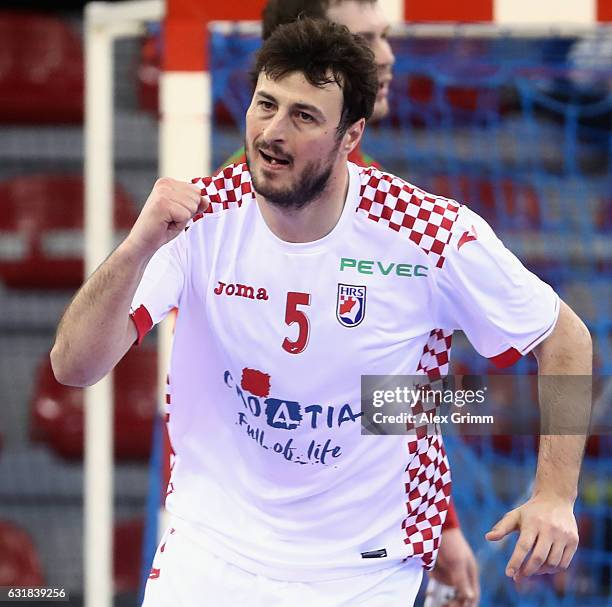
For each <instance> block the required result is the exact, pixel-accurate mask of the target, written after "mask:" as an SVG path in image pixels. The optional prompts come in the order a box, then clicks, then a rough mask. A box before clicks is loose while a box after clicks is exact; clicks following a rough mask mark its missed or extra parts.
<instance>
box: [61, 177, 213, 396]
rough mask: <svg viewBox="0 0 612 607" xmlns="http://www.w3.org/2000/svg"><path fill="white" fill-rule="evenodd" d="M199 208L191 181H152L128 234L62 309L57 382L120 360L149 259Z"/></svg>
mask: <svg viewBox="0 0 612 607" xmlns="http://www.w3.org/2000/svg"><path fill="white" fill-rule="evenodd" d="M205 206H207V205H206V204H205V203H204V202H203V201H202V199H201V197H200V189H199V188H198V187H196V186H195V185H192V184H190V183H184V182H180V181H176V180H174V179H169V178H163V179H159V180H158V181H157V182H156V183H155V186H154V187H153V190H152V191H151V194H150V195H149V197H148V199H147V201H146V203H145V205H144V207H143V209H142V212H141V213H140V215H139V217H138V219H137V220H136V223H135V224H134V226H133V227H132V230H131V231H130V234H129V235H128V236H127V238H126V239H125V240H124V241H123V242H122V243H121V244H120V245H119V246H118V247H117V249H116V250H115V251H114V252H113V253H112V254H111V255H110V257H108V259H107V260H106V261H105V262H104V263H103V264H102V265H101V266H100V267H99V268H98V269H97V270H96V271H95V272H94V273H93V274H92V275H91V276H90V277H89V279H88V280H87V281H86V282H85V284H84V285H83V286H82V287H81V289H80V290H79V291H78V293H77V294H76V295H75V297H74V299H73V300H72V302H71V303H70V305H69V306H68V308H67V309H66V311H65V312H64V315H63V317H62V319H61V321H60V324H59V327H58V330H57V335H56V338H55V344H54V346H53V349H52V351H51V365H52V367H53V372H54V374H55V377H56V378H57V380H58V381H59V382H61V383H63V384H67V385H70V386H81V387H83V386H90V385H92V384H94V383H96V382H97V381H99V380H100V379H101V378H102V377H104V376H105V375H106V374H107V373H108V372H109V371H110V370H111V369H112V368H113V367H114V366H115V365H116V364H117V363H118V362H119V361H120V360H121V358H122V357H123V355H124V354H125V353H126V352H127V350H128V349H129V348H130V346H131V345H132V344H133V343H134V341H135V340H136V336H137V332H136V327H135V326H134V323H133V322H132V321H131V319H130V317H129V311H130V305H131V302H132V299H133V297H134V294H135V292H136V289H137V288H138V284H139V283H140V280H141V278H142V275H143V273H144V271H145V268H146V267H147V264H148V262H149V260H150V259H151V257H153V255H154V253H155V252H156V251H157V250H158V249H159V248H160V247H161V246H163V245H164V244H166V243H168V242H170V241H171V240H172V239H174V238H175V237H176V236H178V234H180V233H181V232H182V230H183V229H184V228H185V226H186V225H187V223H188V222H189V220H190V219H192V218H193V216H194V215H196V214H197V213H198V212H201V211H202V210H204V208H205Z"/></svg>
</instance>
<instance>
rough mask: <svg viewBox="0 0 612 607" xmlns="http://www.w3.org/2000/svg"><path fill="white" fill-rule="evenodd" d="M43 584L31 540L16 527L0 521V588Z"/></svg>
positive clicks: (38, 562)
mask: <svg viewBox="0 0 612 607" xmlns="http://www.w3.org/2000/svg"><path fill="white" fill-rule="evenodd" d="M43 584H44V577H43V574H42V569H41V566H40V560H39V558H38V554H37V553H36V548H35V547H34V543H33V541H32V538H30V536H29V535H28V533H26V531H24V530H23V529H21V528H20V527H18V526H17V525H15V524H13V523H10V522H8V521H0V587H2V586H42V585H43Z"/></svg>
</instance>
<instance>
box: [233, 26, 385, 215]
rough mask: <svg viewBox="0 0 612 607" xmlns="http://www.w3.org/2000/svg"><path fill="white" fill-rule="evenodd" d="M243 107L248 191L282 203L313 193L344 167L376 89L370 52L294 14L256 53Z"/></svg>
mask: <svg viewBox="0 0 612 607" xmlns="http://www.w3.org/2000/svg"><path fill="white" fill-rule="evenodd" d="M252 78H253V84H254V93H253V99H252V101H251V105H250V106H249V109H248V111H247V117H246V118H247V119H246V142H245V148H246V153H247V163H248V165H249V170H250V172H251V175H252V178H253V185H254V186H255V190H256V191H257V192H258V193H259V194H260V195H262V196H264V197H265V198H266V199H267V200H268V201H270V202H271V203H273V204H276V205H278V206H282V207H284V208H300V207H303V206H304V205H305V204H307V203H308V202H311V201H312V200H314V199H316V198H318V197H319V196H320V195H321V194H322V193H323V192H324V191H325V188H326V186H327V184H328V182H329V179H330V177H331V176H332V175H333V174H334V173H335V174H339V171H341V170H344V171H346V168H345V166H344V164H345V161H346V158H347V156H348V154H349V153H350V152H351V151H352V150H353V149H354V148H355V147H356V146H357V145H358V143H359V141H360V139H361V135H362V134H363V129H364V126H365V121H366V120H367V119H369V118H370V116H371V114H372V110H373V107H374V102H375V100H376V95H377V92H378V80H377V76H376V65H375V63H374V57H373V54H372V52H371V51H370V49H369V48H368V46H367V44H366V43H365V42H364V41H363V39H361V38H360V37H358V36H354V35H353V34H351V33H350V32H349V31H348V29H347V28H346V27H344V26H341V25H338V24H336V23H331V22H329V21H325V20H313V19H298V20H297V21H294V22H293V23H289V24H286V25H282V26H279V27H278V28H277V29H276V30H275V31H274V33H273V34H272V35H271V36H270V37H269V38H268V39H267V40H266V42H265V43H264V45H263V46H262V48H261V49H260V50H259V52H258V53H257V56H256V60H255V66H254V69H253V72H252Z"/></svg>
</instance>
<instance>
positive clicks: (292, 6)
mask: <svg viewBox="0 0 612 607" xmlns="http://www.w3.org/2000/svg"><path fill="white" fill-rule="evenodd" d="M342 1H343V0H268V3H267V4H266V6H265V8H264V9H263V11H262V12H261V22H262V27H263V31H262V36H263V39H264V40H267V39H268V38H269V37H270V36H271V35H272V32H273V31H274V30H275V29H276V28H277V27H278V26H279V25H283V24H285V23H293V22H294V21H295V20H296V19H297V18H298V17H311V18H312V19H325V18H326V17H327V10H328V9H329V7H330V6H333V5H334V4H340V3H342ZM357 2H361V3H363V4H372V3H374V2H376V0H357Z"/></svg>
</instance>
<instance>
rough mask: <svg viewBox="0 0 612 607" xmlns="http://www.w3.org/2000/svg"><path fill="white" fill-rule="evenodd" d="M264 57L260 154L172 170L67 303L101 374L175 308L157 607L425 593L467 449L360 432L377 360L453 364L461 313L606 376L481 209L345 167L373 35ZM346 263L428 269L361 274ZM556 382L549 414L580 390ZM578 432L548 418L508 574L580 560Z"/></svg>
mask: <svg viewBox="0 0 612 607" xmlns="http://www.w3.org/2000/svg"><path fill="white" fill-rule="evenodd" d="M255 73H256V75H257V83H256V88H255V92H254V95H253V100H252V103H251V106H250V108H249V111H248V113H247V130H246V144H247V146H246V147H247V151H248V155H249V166H246V165H244V164H242V165H237V166H234V165H232V166H229V167H226V168H225V169H224V170H223V171H221V172H220V173H219V174H217V175H215V176H213V177H209V178H205V179H201V180H197V181H196V182H195V184H193V185H192V184H184V183H180V182H177V181H174V180H172V179H161V180H159V181H158V182H157V183H156V185H155V187H154V188H153V191H152V192H151V195H150V196H149V198H148V200H147V202H146V204H145V206H144V208H143V211H142V212H141V214H140V216H139V218H138V220H137V222H136V224H135V225H134V227H133V229H132V231H131V232H130V234H129V235H128V237H127V238H126V239H125V240H124V241H123V243H121V244H120V245H119V247H118V248H117V249H116V251H115V252H114V253H113V254H112V255H111V256H110V257H109V258H108V259H107V261H106V262H104V264H102V266H101V267H100V268H99V269H98V270H97V271H96V273H95V274H94V275H93V276H92V277H90V278H89V279H88V281H87V282H86V283H85V285H84V286H83V287H82V289H81V290H80V291H79V293H78V294H77V295H76V296H75V298H74V300H73V301H72V303H71V304H70V306H69V307H68V309H67V310H66V312H65V314H64V316H63V318H62V321H61V323H60V327H59V329H58V335H57V339H56V343H55V345H54V348H53V351H52V355H51V356H52V364H53V368H54V371H55V373H56V376H57V378H58V379H59V380H60V381H62V382H63V383H68V384H72V385H89V384H92V383H94V382H95V381H97V380H98V379H100V378H101V377H102V376H104V375H105V374H106V373H107V372H108V371H109V370H110V369H112V367H113V366H114V365H115V364H116V363H117V361H118V360H120V359H121V357H122V356H123V355H124V353H125V352H126V351H127V350H128V349H129V347H130V346H131V345H132V344H133V343H134V342H135V341H140V340H141V339H142V337H143V336H144V334H145V333H146V332H147V330H149V329H150V328H151V326H152V325H153V323H157V322H159V321H160V320H161V319H162V318H163V317H164V316H165V315H166V314H167V313H168V311H169V310H170V309H172V308H174V307H180V314H179V315H178V319H177V323H176V330H175V338H174V345H173V351H172V358H171V366H170V394H169V400H170V403H171V408H170V420H169V429H170V434H171V439H172V444H173V446H174V449H175V452H176V461H175V467H174V469H173V473H172V483H171V485H172V491H171V493H170V495H169V497H168V500H167V508H168V510H169V512H170V513H171V516H172V521H173V522H172V527H171V529H170V530H169V531H168V533H167V535H166V538H165V539H164V541H163V543H162V544H161V545H160V548H159V549H158V552H157V554H156V558H155V563H154V570H153V572H152V575H151V577H150V579H149V583H148V585H147V592H146V596H145V605H146V606H147V607H161V606H162V605H173V606H179V607H180V606H191V605H197V604H201V603H202V602H203V601H206V602H208V603H210V604H212V605H215V606H219V607H223V606H224V605H227V606H231V607H235V605H237V604H240V603H245V604H249V605H253V606H264V605H271V604H274V605H279V606H280V607H302V606H303V607H306V606H307V607H310V606H311V605H314V604H316V605H320V606H323V607H340V606H348V605H357V604H362V605H368V607H383V606H385V607H392V606H393V607H408V606H410V605H412V604H413V602H414V598H415V595H416V592H417V590H418V587H419V584H420V579H421V566H424V567H426V568H431V567H432V566H433V564H434V563H435V559H436V553H437V550H438V547H439V543H440V535H441V527H442V524H443V522H444V518H445V516H446V511H447V508H448V496H449V493H450V475H449V470H448V461H447V459H446V456H445V453H444V448H443V445H442V441H441V437H440V436H439V435H438V434H419V435H418V437H417V435H412V436H387V437H384V438H380V437H376V436H362V435H361V431H360V430H361V424H360V422H361V420H360V417H361V412H360V397H361V395H360V376H361V374H362V373H364V372H365V371H367V372H369V373H372V372H374V373H381V374H396V375H410V374H413V373H416V372H421V373H423V374H426V375H429V374H430V373H432V374H434V373H435V374H444V373H446V372H447V371H448V364H447V358H446V356H445V354H446V350H445V347H446V344H447V342H448V338H449V337H450V335H452V331H453V329H455V328H461V329H463V330H464V332H465V333H466V334H467V336H468V338H469V339H470V340H471V341H472V343H473V344H474V346H475V347H476V349H477V350H478V351H479V352H480V353H481V354H483V355H484V356H487V357H489V358H492V359H493V360H495V361H498V362H499V361H503V362H511V361H513V360H515V359H516V357H517V356H520V355H521V354H526V353H527V352H530V351H534V353H536V356H537V358H538V362H539V368H540V373H542V374H587V373H588V372H589V369H590V338H589V335H588V332H587V331H586V329H585V328H584V325H582V323H581V322H580V321H579V319H578V318H577V317H576V316H575V314H573V312H571V310H569V308H568V307H567V306H566V305H565V304H563V303H562V302H560V300H559V298H558V297H557V296H556V294H555V293H554V292H553V291H552V289H551V288H550V287H549V286H548V285H546V284H545V283H543V282H541V281H540V280H539V279H538V278H537V277H536V276H534V275H533V274H531V273H529V272H528V271H527V270H525V268H524V267H523V266H522V265H521V264H520V262H519V261H518V260H517V259H516V258H515V257H514V256H512V255H511V253H510V252H509V251H507V250H506V249H505V248H504V247H503V245H502V244H501V242H500V241H499V240H497V239H496V238H495V236H494V234H493V233H492V231H491V229H490V228H489V227H488V226H487V224H486V223H485V222H484V221H483V220H482V219H480V218H479V217H478V216H477V215H475V214H474V213H472V212H471V211H469V209H467V208H466V207H463V206H461V205H459V204H457V203H455V202H453V201H449V200H447V199H444V198H438V197H435V196H433V195H430V194H427V193H425V192H423V191H421V190H419V189H418V188H416V187H415V186H412V185H410V184H408V183H406V182H404V181H403V180H401V179H399V178H397V177H394V176H392V175H388V174H385V173H382V172H380V171H378V170H376V169H372V168H370V169H363V168H359V167H357V166H356V165H354V164H351V163H347V156H348V154H349V153H350V152H351V151H352V150H353V149H354V148H355V146H357V145H358V144H359V140H360V138H361V135H362V133H363V129H364V124H365V120H367V119H368V118H369V117H370V115H371V111H372V108H373V105H374V100H375V97H376V94H377V90H378V88H377V87H378V85H377V80H376V68H375V65H374V63H373V59H372V54H371V52H370V51H369V50H368V49H367V47H366V46H365V45H364V43H363V42H362V41H361V40H360V39H358V38H355V37H353V36H351V35H350V34H349V32H348V31H347V30H346V29H345V28H343V27H340V26H338V25H334V24H331V23H325V22H313V21H310V20H306V19H305V20H302V21H299V22H297V23H294V24H290V25H286V26H283V27H282V28H279V29H278V30H277V31H276V32H275V33H274V34H273V35H272V36H271V37H270V39H269V40H268V41H267V42H266V43H265V44H264V46H263V48H262V50H261V52H260V53H259V55H258V60H257V64H256V71H255ZM203 211H204V212H203ZM191 219H193V222H192V223H191V224H190V223H189V222H190V220H191ZM188 226H189V229H187V230H185V228H186V227H188ZM470 229H471V230H472V232H471V233H472V234H476V233H477V236H474V237H473V238H470V239H467V240H466V239H465V238H464V235H465V233H466V232H467V231H468V230H470ZM343 258H345V259H378V260H382V262H381V263H383V264H384V266H385V267H388V266H389V263H392V262H393V263H396V262H397V261H398V260H400V261H401V262H402V263H404V264H408V265H411V266H412V267H415V266H417V265H419V266H421V270H420V272H419V276H418V277H412V278H411V279H410V280H408V279H406V277H405V276H402V275H399V274H398V275H395V274H394V275H387V274H381V273H376V274H362V275H359V276H358V275H356V274H355V273H351V270H350V269H346V271H345V268H344V266H343V264H342V263H340V262H341V260H342V259H343ZM390 294H392V295H393V296H392V297H391V296H390ZM130 303H131V306H130ZM130 307H131V308H132V313H131V315H130V314H129V312H130ZM202 361H206V364H205V365H203V364H202ZM545 396H546V398H543V399H542V402H541V403H540V406H541V408H542V409H543V411H544V414H545V415H547V416H549V417H550V416H551V415H553V414H554V412H556V411H557V410H558V409H561V408H562V409H563V410H567V408H571V410H572V411H573V412H576V411H578V410H580V409H584V408H585V405H584V403H582V402H581V401H580V399H579V398H575V397H574V396H573V395H572V398H571V402H566V401H567V400H569V399H568V398H567V397H566V396H565V395H564V394H554V395H553V396H554V398H548V395H545ZM551 409H554V411H551ZM583 443H584V440H583V437H576V436H573V437H559V436H556V437H555V436H551V437H542V439H541V443H540V444H541V447H540V458H539V461H538V470H537V475H536V481H535V485H534V493H533V496H532V498H531V499H530V500H529V501H528V502H527V503H526V504H525V505H523V506H521V507H519V508H517V509H515V510H513V511H512V512H511V513H509V514H508V515H507V516H506V517H504V519H503V520H502V521H501V522H500V524H499V525H498V526H497V527H496V528H495V529H494V530H493V532H492V534H491V536H490V537H492V538H494V539H499V538H501V537H503V536H504V535H505V534H507V533H509V532H511V531H513V530H518V531H519V532H520V536H519V542H518V544H517V548H516V550H515V553H514V554H513V556H512V558H511V561H510V563H509V565H508V569H507V574H509V575H513V576H515V577H516V576H518V577H520V576H522V575H531V574H534V573H536V572H540V573H543V572H549V571H550V572H552V571H556V570H558V569H560V568H565V567H567V565H568V564H569V561H570V560H571V558H572V556H573V553H574V551H575V549H576V545H577V534H576V524H575V519H574V516H573V501H574V499H575V496H576V485H577V477H578V471H579V467H580V459H581V453H582V447H583ZM530 552H531V554H530V555H529V553H530Z"/></svg>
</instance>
